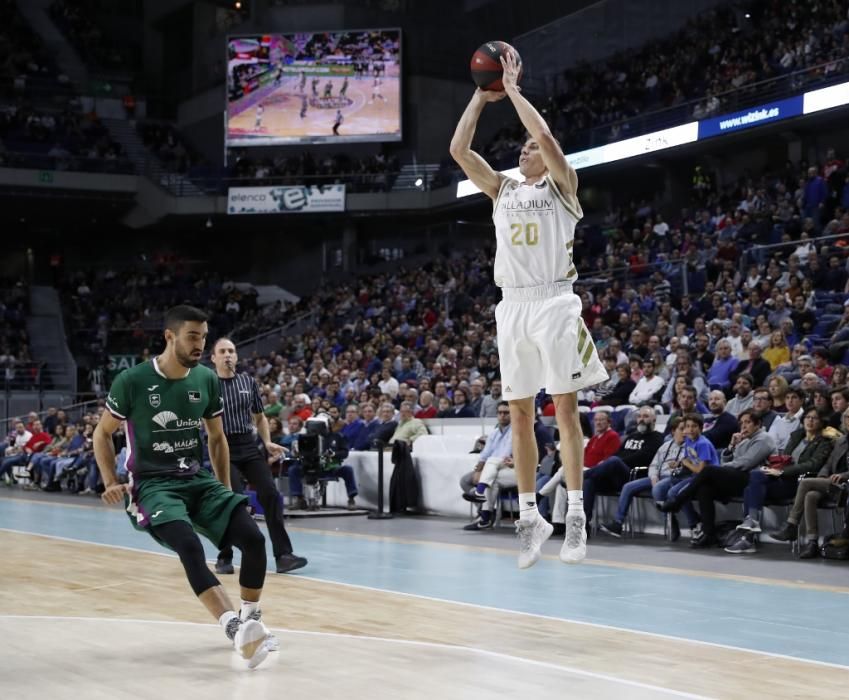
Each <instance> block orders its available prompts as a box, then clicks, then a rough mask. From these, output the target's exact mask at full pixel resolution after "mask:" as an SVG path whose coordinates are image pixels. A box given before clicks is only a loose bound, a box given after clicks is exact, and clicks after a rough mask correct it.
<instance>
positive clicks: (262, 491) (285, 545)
mask: <svg viewBox="0 0 849 700" xmlns="http://www.w3.org/2000/svg"><path fill="white" fill-rule="evenodd" d="M227 443H228V445H229V446H230V483H231V484H232V485H233V491H235V492H237V493H242V491H243V487H242V477H244V478H245V479H247V480H248V482H249V483H250V484H251V485H252V486H253V487H254V488H255V489H256V500H257V501H258V502H259V504H260V505H261V506H262V510H263V511H264V512H265V525H266V527H267V528H268V536H269V538H270V539H271V547H272V549H273V551H274V558H275V559H276V558H277V557H279V556H281V555H282V554H291V553H292V541H291V540H290V539H289V534H288V533H287V532H286V527H285V526H284V525H283V497H282V496H281V495H280V492H279V491H278V490H277V486H275V484H274V479H273V478H272V477H271V469H270V468H269V466H268V462H266V460H265V456H264V455H263V454H262V452H260V449H259V447H257V444H256V438H255V436H254V435H253V434H246V435H228V436H227ZM218 558H219V559H232V558H233V548H232V547H225V548H224V549H222V550H221V551H220V552H219V553H218Z"/></svg>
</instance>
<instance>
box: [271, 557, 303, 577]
mask: <svg viewBox="0 0 849 700" xmlns="http://www.w3.org/2000/svg"><path fill="white" fill-rule="evenodd" d="M275 563H276V564H277V573H278V574H285V573H286V572H288V571H294V570H295V569H302V568H304V567H305V566H306V565H307V560H306V557H299V556H298V555H297V554H292V553H289V554H281V555H280V556H279V557H277V559H276V560H275Z"/></svg>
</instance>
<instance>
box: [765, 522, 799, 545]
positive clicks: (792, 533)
mask: <svg viewBox="0 0 849 700" xmlns="http://www.w3.org/2000/svg"><path fill="white" fill-rule="evenodd" d="M769 536H770V537H772V539H774V540H778V541H779V542H795V541H796V540H797V539H799V526H798V525H796V524H795V523H784V527H783V528H781V529H780V530H778V531H777V532H772V533H770V535H769Z"/></svg>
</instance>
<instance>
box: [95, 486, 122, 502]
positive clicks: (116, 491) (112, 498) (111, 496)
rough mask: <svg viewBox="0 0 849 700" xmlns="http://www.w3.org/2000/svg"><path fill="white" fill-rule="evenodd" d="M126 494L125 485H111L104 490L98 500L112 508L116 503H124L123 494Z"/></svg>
mask: <svg viewBox="0 0 849 700" xmlns="http://www.w3.org/2000/svg"><path fill="white" fill-rule="evenodd" d="M125 493H128V489H127V485H126V484H112V485H111V486H107V487H106V490H105V491H104V492H103V493H102V494H101V496H100V498H102V499H103V502H104V503H108V504H109V505H110V506H114V505H115V504H116V503H123V502H124V494H125Z"/></svg>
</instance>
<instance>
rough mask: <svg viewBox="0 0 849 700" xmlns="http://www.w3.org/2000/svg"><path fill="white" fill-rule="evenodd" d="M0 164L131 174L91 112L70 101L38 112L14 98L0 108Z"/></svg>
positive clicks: (129, 168) (108, 136)
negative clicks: (56, 107) (60, 106)
mask: <svg viewBox="0 0 849 700" xmlns="http://www.w3.org/2000/svg"><path fill="white" fill-rule="evenodd" d="M0 145H1V146H2V148H0V166H5V167H38V168H49V169H53V170H73V171H80V170H81V171H96V172H110V173H129V172H132V164H131V163H130V162H129V161H128V160H126V158H125V156H124V153H123V149H122V148H121V145H120V144H119V143H116V142H115V141H114V140H113V139H112V138H111V136H110V135H109V131H108V130H107V129H106V127H105V126H104V125H103V123H102V122H101V121H100V120H99V119H98V117H97V115H96V114H84V113H82V112H81V111H80V109H79V104H78V102H77V101H76V100H74V99H69V100H68V101H67V103H66V105H65V106H64V107H63V108H62V109H50V110H48V109H38V108H35V107H34V106H33V105H32V104H31V103H30V102H28V101H25V100H22V99H19V100H16V101H15V102H14V103H11V104H6V105H0Z"/></svg>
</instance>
